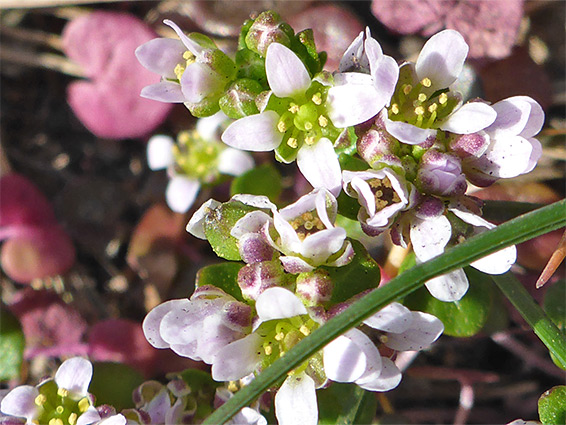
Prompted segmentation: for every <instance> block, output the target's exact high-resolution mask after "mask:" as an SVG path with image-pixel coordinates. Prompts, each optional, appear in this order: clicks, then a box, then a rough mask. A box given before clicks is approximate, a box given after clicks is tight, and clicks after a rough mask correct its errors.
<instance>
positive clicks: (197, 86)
mask: <svg viewBox="0 0 566 425" xmlns="http://www.w3.org/2000/svg"><path fill="white" fill-rule="evenodd" d="M180 82H181V90H182V92H183V94H184V95H185V99H186V100H187V102H190V103H199V102H202V101H203V100H204V99H205V98H206V97H208V96H209V95H211V94H212V93H218V92H219V91H220V90H222V89H223V87H224V85H225V84H226V81H225V80H224V79H223V78H222V76H220V75H219V74H218V73H217V72H215V71H214V70H213V69H212V68H210V67H209V66H208V65H205V64H204V63H200V62H193V63H192V64H190V65H189V66H188V67H187V69H185V72H183V75H182V76H181V80H180Z"/></svg>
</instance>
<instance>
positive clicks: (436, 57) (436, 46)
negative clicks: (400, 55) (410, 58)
mask: <svg viewBox="0 0 566 425" xmlns="http://www.w3.org/2000/svg"><path fill="white" fill-rule="evenodd" d="M468 49H469V48H468V45H467V44H466V41H465V40H464V37H462V35H460V33H459V32H457V31H454V30H444V31H441V32H439V33H437V34H435V35H433V36H432V37H431V38H430V39H429V40H428V41H427V42H426V43H425V45H424V46H423V48H422V50H421V53H420V54H419V57H418V59H417V63H416V70H417V74H418V76H419V79H421V80H422V79H423V78H427V77H428V78H430V80H431V81H432V86H433V87H434V88H436V89H437V90H438V89H443V88H446V87H448V86H449V85H450V84H452V83H453V82H454V81H456V79H457V78H458V76H459V75H460V73H461V72H462V68H463V66H464V62H465V61H466V56H468Z"/></svg>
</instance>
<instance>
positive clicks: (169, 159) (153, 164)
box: [147, 134, 175, 170]
mask: <svg viewBox="0 0 566 425" xmlns="http://www.w3.org/2000/svg"><path fill="white" fill-rule="evenodd" d="M174 144H175V141H174V140H173V139H172V138H171V137H169V136H165V135H163V134H157V135H155V136H152V137H151V138H150V139H149V140H148V141H147V163H148V165H149V168H151V169H152V170H161V169H163V168H167V167H169V166H170V165H172V164H173V163H175V155H173V146H174Z"/></svg>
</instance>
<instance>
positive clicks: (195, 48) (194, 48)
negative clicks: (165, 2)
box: [163, 19, 205, 56]
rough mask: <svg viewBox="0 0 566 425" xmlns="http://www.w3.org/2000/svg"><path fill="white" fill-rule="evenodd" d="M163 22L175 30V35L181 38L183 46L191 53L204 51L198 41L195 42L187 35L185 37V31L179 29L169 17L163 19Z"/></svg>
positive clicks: (197, 54) (198, 54)
mask: <svg viewBox="0 0 566 425" xmlns="http://www.w3.org/2000/svg"><path fill="white" fill-rule="evenodd" d="M163 23H164V24H165V25H168V26H170V27H171V28H173V30H174V31H175V33H177V36H179V38H180V39H181V41H182V42H183V44H184V45H185V47H186V48H187V49H188V50H189V51H190V52H191V53H192V54H193V55H195V56H200V55H202V54H203V53H204V52H205V49H203V48H202V47H201V46H200V45H199V44H198V43H195V42H194V41H193V40H191V39H190V38H189V37H187V36H186V35H185V33H184V32H183V31H182V30H181V28H179V26H178V25H177V24H176V23H175V22H173V21H170V20H169V19H164V20H163Z"/></svg>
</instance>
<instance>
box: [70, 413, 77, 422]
mask: <svg viewBox="0 0 566 425" xmlns="http://www.w3.org/2000/svg"><path fill="white" fill-rule="evenodd" d="M77 418H78V415H77V414H76V413H71V414H70V415H69V425H75V424H76V423H77Z"/></svg>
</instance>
